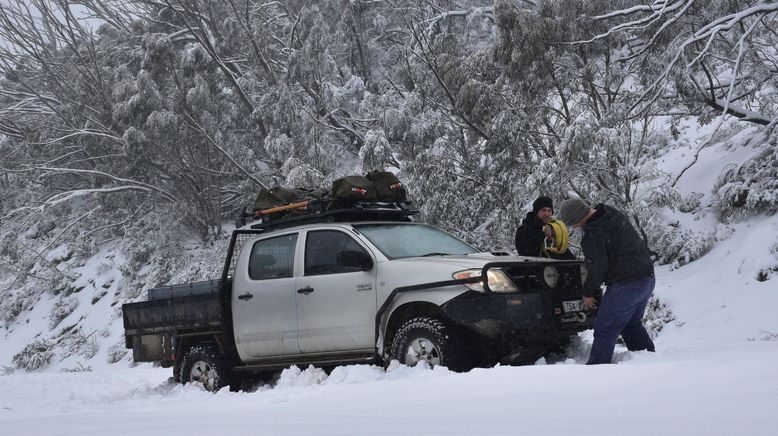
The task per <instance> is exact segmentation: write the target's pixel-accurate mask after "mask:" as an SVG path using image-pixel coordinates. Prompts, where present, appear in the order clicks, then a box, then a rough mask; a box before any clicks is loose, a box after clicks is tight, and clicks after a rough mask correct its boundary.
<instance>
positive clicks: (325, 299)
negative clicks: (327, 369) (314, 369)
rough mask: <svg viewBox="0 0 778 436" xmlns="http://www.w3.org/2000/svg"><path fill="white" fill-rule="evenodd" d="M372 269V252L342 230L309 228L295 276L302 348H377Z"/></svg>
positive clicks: (371, 350)
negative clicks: (297, 276)
mask: <svg viewBox="0 0 778 436" xmlns="http://www.w3.org/2000/svg"><path fill="white" fill-rule="evenodd" d="M375 272H376V268H375V259H374V258H373V256H372V255H371V254H370V252H369V251H368V250H367V249H366V248H365V247H363V246H362V245H361V244H359V243H358V242H357V241H356V240H355V239H354V238H353V237H352V236H351V235H349V234H348V233H346V232H344V231H340V230H311V231H308V232H307V234H306V238H305V256H304V261H303V275H302V276H301V277H299V278H298V280H297V288H298V289H297V292H296V293H295V295H296V297H297V327H298V339H299V343H300V351H301V352H303V353H320V352H331V351H362V350H364V351H366V352H373V351H374V350H375V338H374V336H375V314H376V287H375V285H376V283H375V280H376V273H375Z"/></svg>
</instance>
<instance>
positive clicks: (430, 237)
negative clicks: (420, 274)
mask: <svg viewBox="0 0 778 436" xmlns="http://www.w3.org/2000/svg"><path fill="white" fill-rule="evenodd" d="M354 227H355V228H356V229H358V230H359V231H360V232H361V233H362V234H363V235H365V237H366V238H367V239H369V240H370V242H372V243H373V245H375V246H376V247H377V248H378V249H379V250H381V252H382V253H383V254H384V256H386V257H387V258H389V259H401V258H403V257H418V256H443V255H448V254H470V253H476V252H477V251H476V249H475V248H473V247H471V246H469V245H467V244H466V243H465V242H463V241H461V240H459V239H457V238H455V237H454V236H451V235H449V234H448V233H446V232H444V231H442V230H440V229H436V228H435V227H432V226H427V225H422V224H360V225H355V226H354Z"/></svg>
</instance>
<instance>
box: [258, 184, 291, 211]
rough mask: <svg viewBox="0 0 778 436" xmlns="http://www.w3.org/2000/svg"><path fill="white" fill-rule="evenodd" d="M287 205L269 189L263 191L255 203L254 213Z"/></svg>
mask: <svg viewBox="0 0 778 436" xmlns="http://www.w3.org/2000/svg"><path fill="white" fill-rule="evenodd" d="M285 204H287V203H286V202H285V201H284V200H283V199H282V198H281V197H279V196H278V195H276V194H274V193H273V192H272V191H270V190H269V189H261V190H260V191H259V193H258V194H257V199H256V200H255V201H254V211H258V210H265V209H271V208H274V207H278V206H283V205H285Z"/></svg>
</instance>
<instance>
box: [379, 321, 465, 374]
mask: <svg viewBox="0 0 778 436" xmlns="http://www.w3.org/2000/svg"><path fill="white" fill-rule="evenodd" d="M389 354H390V356H391V358H392V359H396V360H398V361H399V362H400V363H402V364H404V365H408V366H415V365H417V364H418V363H419V362H427V364H428V365H430V366H438V365H440V366H445V367H448V368H449V369H451V370H454V371H464V370H467V369H469V367H468V365H467V359H466V355H465V353H464V352H463V349H462V347H461V346H460V344H458V343H457V341H456V338H455V337H452V335H451V329H450V328H448V326H446V324H445V323H443V322H442V321H440V320H438V319H435V318H428V317H419V318H411V319H409V320H408V321H406V322H405V323H404V324H403V325H402V326H401V327H400V329H399V330H398V331H397V334H395V336H394V339H393V340H392V346H391V349H390V353H389Z"/></svg>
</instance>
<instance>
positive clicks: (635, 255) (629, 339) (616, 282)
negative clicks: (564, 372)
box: [559, 198, 655, 365]
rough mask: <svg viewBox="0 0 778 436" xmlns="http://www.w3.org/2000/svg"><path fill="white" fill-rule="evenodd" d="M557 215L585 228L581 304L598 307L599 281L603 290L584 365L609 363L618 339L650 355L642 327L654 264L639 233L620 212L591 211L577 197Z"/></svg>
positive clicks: (650, 345) (598, 208) (648, 339)
mask: <svg viewBox="0 0 778 436" xmlns="http://www.w3.org/2000/svg"><path fill="white" fill-rule="evenodd" d="M559 217H560V219H561V220H562V221H563V222H564V223H565V224H566V225H567V226H568V227H573V228H581V229H583V238H582V239H581V249H582V250H583V254H584V257H585V258H586V267H587V272H588V275H587V278H586V281H585V282H584V284H583V294H584V298H583V302H584V306H586V307H587V308H589V309H594V308H597V307H598V302H597V300H596V298H595V296H596V295H597V293H598V291H599V289H600V285H602V283H605V285H606V286H607V289H606V291H605V294H604V295H603V297H602V301H600V302H599V308H598V311H597V318H596V319H595V320H594V343H592V351H591V353H590V355H589V361H588V362H587V365H596V364H601V363H611V360H612V359H613V349H614V348H615V346H616V340H617V339H618V337H619V335H621V337H622V339H624V344H625V345H626V346H627V349H629V350H630V351H639V350H648V351H654V342H653V341H652V340H651V337H650V336H649V335H648V332H647V331H646V329H645V327H644V326H643V314H644V313H645V311H646V306H647V305H648V299H649V298H650V297H651V294H652V293H653V292H654V284H655V279H654V264H653V261H652V260H651V257H650V255H649V253H648V248H647V247H646V244H645V243H644V242H643V240H642V239H641V238H640V235H638V232H637V231H636V230H635V228H634V227H632V225H631V224H630V222H629V220H628V219H627V217H626V216H625V215H624V214H623V213H622V212H621V211H619V210H618V209H616V208H614V207H611V206H608V205H605V204H598V205H597V206H595V207H594V208H592V207H590V206H589V205H587V204H586V203H585V202H583V201H582V200H580V199H577V198H574V199H569V200H565V201H564V202H562V205H561V206H560V208H559Z"/></svg>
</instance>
